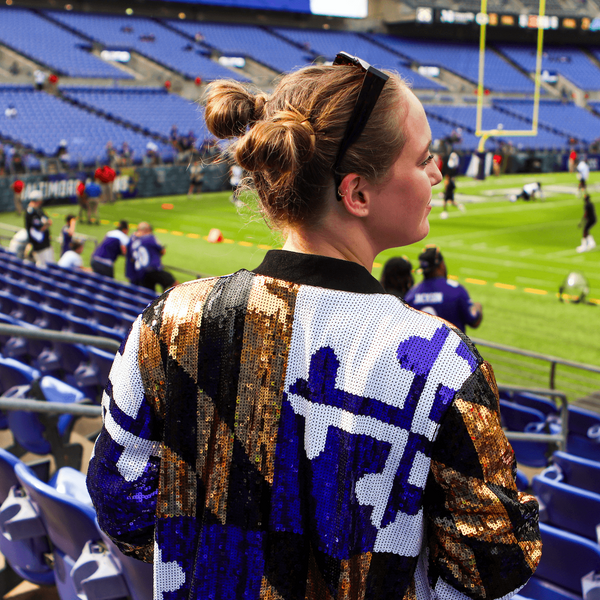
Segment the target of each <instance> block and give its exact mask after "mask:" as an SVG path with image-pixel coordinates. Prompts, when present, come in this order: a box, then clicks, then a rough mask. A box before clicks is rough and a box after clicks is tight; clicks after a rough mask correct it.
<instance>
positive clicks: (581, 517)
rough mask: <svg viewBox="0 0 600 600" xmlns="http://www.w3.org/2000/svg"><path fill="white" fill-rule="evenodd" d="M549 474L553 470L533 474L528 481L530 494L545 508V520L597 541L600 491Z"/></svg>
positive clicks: (599, 519)
mask: <svg viewBox="0 0 600 600" xmlns="http://www.w3.org/2000/svg"><path fill="white" fill-rule="evenodd" d="M551 469H552V468H551ZM551 475H552V473H548V474H547V475H546V474H544V473H542V474H540V475H536V476H534V478H533V480H532V484H531V485H532V489H533V493H534V494H535V495H536V496H537V497H538V498H539V500H540V502H541V503H542V504H543V505H544V506H545V508H546V519H547V522H548V523H549V524H550V525H554V526H555V527H560V528H561V529H565V530H567V531H571V532H572V533H576V534H577V535H581V536H583V537H586V538H588V539H590V540H594V541H597V535H596V526H597V525H600V494H595V493H593V492H588V491H587V490H582V489H580V488H576V487H574V486H572V485H568V484H566V483H562V482H561V481H557V480H554V479H552V478H551Z"/></svg>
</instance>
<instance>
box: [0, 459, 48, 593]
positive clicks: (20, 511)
mask: <svg viewBox="0 0 600 600" xmlns="http://www.w3.org/2000/svg"><path fill="white" fill-rule="evenodd" d="M18 464H21V465H23V463H21V461H20V460H19V459H18V458H17V457H16V456H13V455H12V454H10V452H7V451H6V450H4V449H3V448H0V505H1V507H0V552H1V553H2V554H3V555H4V557H5V558H6V560H7V562H8V564H9V565H10V567H11V568H12V570H13V571H14V572H15V573H16V574H17V575H18V576H19V577H21V578H22V579H25V580H27V581H31V582H32V583H35V584H36V585H53V584H54V572H53V570H52V568H50V567H49V566H48V563H47V561H46V554H47V553H48V552H50V545H49V544H48V539H47V537H46V532H45V530H44V529H43V527H40V525H41V522H40V521H39V518H38V517H37V515H36V514H35V512H32V511H31V510H27V508H31V507H25V506H24V505H23V503H22V502H21V496H22V490H21V487H20V483H19V480H18V479H17V476H16V474H15V467H16V466H17V465H18ZM23 466H24V467H25V465H23ZM17 521H20V522H19V523H17ZM36 522H37V523H36ZM36 525H37V533H36V532H35V529H36Z"/></svg>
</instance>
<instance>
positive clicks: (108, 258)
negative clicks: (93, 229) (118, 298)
mask: <svg viewBox="0 0 600 600" xmlns="http://www.w3.org/2000/svg"><path fill="white" fill-rule="evenodd" d="M128 233H129V223H128V222H127V221H119V225H118V226H117V228H116V229H113V230H112V231H109V232H108V233H107V234H106V235H105V236H104V239H103V240H102V242H100V245H99V246H98V247H97V248H96V249H95V250H94V252H93V254H92V260H91V261H90V264H91V266H92V271H94V273H98V274H99V275H104V276H105V277H112V278H113V279H114V276H115V262H116V260H117V258H119V256H126V255H127V245H128V244H129V236H128V235H127V234H128Z"/></svg>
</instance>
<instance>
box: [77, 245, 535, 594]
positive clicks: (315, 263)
mask: <svg viewBox="0 0 600 600" xmlns="http://www.w3.org/2000/svg"><path fill="white" fill-rule="evenodd" d="M103 409H104V410H103V412H104V428H103V431H102V433H101V435H100V437H99V438H98V440H97V442H96V446H95V453H94V456H93V458H92V460H91V463H90V466H89V471H88V487H89V490H90V493H91V495H92V498H93V500H94V503H95V506H96V508H97V510H98V520H99V523H100V526H101V527H102V529H104V531H106V533H107V534H108V535H109V536H110V537H111V538H112V539H113V540H114V541H115V543H117V544H118V546H119V547H120V548H121V549H122V550H123V552H125V553H126V554H130V555H132V556H135V557H137V558H139V559H141V560H145V561H149V562H152V561H153V562H154V590H155V591H154V597H155V598H157V599H161V600H175V599H177V600H180V599H181V600H183V599H202V600H204V599H214V600H226V599H227V600H229V599H231V600H234V599H236V600H237V599H242V598H243V599H248V600H253V599H258V598H260V599H265V600H266V599H273V600H275V599H283V600H291V599H294V600H296V599H298V600H301V599H304V598H307V599H310V600H326V599H334V598H336V599H342V598H343V599H361V598H365V599H373V600H376V599H377V600H378V599H384V598H385V599H387V598H389V599H394V600H399V599H402V598H404V599H406V600H425V599H432V600H433V599H439V600H461V599H464V598H466V597H470V598H486V599H494V598H509V597H510V596H511V595H512V594H514V593H515V592H517V591H518V590H519V589H520V588H521V587H522V586H523V585H524V584H525V583H526V581H527V580H528V579H529V577H530V576H531V575H532V573H533V571H534V570H535V567H536V565H537V563H538V561H539V559H540V556H541V542H540V537H539V531H538V505H537V503H536V501H535V499H534V498H533V497H532V496H528V495H525V494H522V493H519V492H518V491H517V489H516V486H515V461H514V454H513V451H512V449H511V447H510V445H509V444H508V442H507V440H506V438H505V436H504V434H503V433H502V430H501V428H500V419H499V412H498V396H497V388H496V384H495V381H494V375H493V372H492V369H491V367H490V365H489V364H487V363H486V362H484V361H483V360H482V359H481V357H480V356H479V354H478V353H477V351H476V349H475V348H474V347H473V345H472V344H471V342H470V341H469V340H468V338H467V337H466V336H464V335H462V334H460V333H459V332H457V331H456V330H453V329H452V328H451V327H449V326H448V325H447V324H446V323H445V322H443V321H441V320H439V319H436V318H435V317H432V316H430V315H427V314H424V313H421V312H419V311H416V310H414V309H412V308H409V307H408V306H406V305H405V304H403V303H402V302H401V301H399V300H398V298H396V297H394V296H390V295H386V294H384V293H383V290H382V288H381V287H380V286H379V284H378V282H377V281H376V280H375V279H373V278H372V277H371V275H370V274H369V273H368V272H367V271H366V270H365V269H363V268H362V267H361V266H359V265H356V264H353V263H348V262H345V261H339V260H335V259H330V258H325V257H316V256H306V255H299V254H295V253H290V252H284V251H272V252H270V253H268V254H267V257H266V259H265V262H263V264H262V265H261V266H260V267H259V268H258V269H256V270H255V271H254V272H249V271H239V272H237V273H235V274H233V275H229V276H225V277H220V278H212V279H204V280H199V281H194V282H189V283H186V284H183V285H179V286H177V287H175V288H173V289H171V290H170V291H169V292H167V293H165V294H163V295H162V296H161V297H160V298H159V299H157V300H156V301H155V302H154V303H153V304H151V305H150V306H149V307H148V308H147V309H146V310H145V312H144V313H143V315H141V316H140V317H139V318H138V319H137V321H136V322H135V324H134V325H133V327H132V329H131V332H130V334H129V337H128V339H127V341H126V343H124V344H123V346H122V347H121V349H120V351H119V352H118V354H117V356H116V359H115V362H114V365H113V367H112V370H111V373H110V380H109V383H108V385H107V388H106V391H105V394H104V398H103Z"/></svg>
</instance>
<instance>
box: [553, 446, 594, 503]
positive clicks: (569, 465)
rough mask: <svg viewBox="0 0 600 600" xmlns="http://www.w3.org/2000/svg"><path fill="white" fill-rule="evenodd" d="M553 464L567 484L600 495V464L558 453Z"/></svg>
mask: <svg viewBox="0 0 600 600" xmlns="http://www.w3.org/2000/svg"><path fill="white" fill-rule="evenodd" d="M552 463H553V464H554V465H555V466H556V467H558V468H559V469H560V471H561V473H562V476H563V479H562V480H563V481H564V482H565V483H568V484H569V485H573V486H575V487H578V488H581V489H583V490H588V491H590V492H594V493H596V494H600V462H596V461H594V460H589V459H587V458H583V457H581V456H576V455H574V454H569V453H568V452H560V451H557V452H555V453H554V454H553V455H552Z"/></svg>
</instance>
